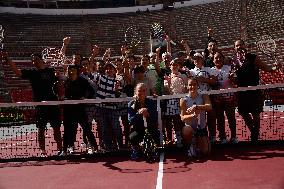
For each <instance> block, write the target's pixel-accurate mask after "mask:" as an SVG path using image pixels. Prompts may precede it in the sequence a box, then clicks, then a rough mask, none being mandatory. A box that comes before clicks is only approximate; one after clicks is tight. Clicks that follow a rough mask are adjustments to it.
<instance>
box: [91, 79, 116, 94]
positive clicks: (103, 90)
mask: <svg viewBox="0 0 284 189" xmlns="http://www.w3.org/2000/svg"><path fill="white" fill-rule="evenodd" d="M96 82H97V87H98V89H97V98H99V99H104V98H115V97H116V94H117V93H116V91H115V84H116V82H117V80H116V79H115V78H111V77H109V76H107V75H99V76H98V77H97V79H96Z"/></svg>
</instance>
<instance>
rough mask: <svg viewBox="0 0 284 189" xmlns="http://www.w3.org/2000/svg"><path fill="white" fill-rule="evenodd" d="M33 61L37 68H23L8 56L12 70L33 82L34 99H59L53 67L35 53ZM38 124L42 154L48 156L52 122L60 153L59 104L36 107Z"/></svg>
mask: <svg viewBox="0 0 284 189" xmlns="http://www.w3.org/2000/svg"><path fill="white" fill-rule="evenodd" d="M31 59H32V63H33V65H34V66H35V69H30V70H27V69H23V70H20V69H18V68H17V66H16V64H15V63H14V62H12V61H11V60H10V59H9V58H8V64H9V65H10V67H11V69H12V71H13V72H14V73H15V74H16V75H17V76H18V77H21V78H23V79H28V80H29V81H30V83H31V86H32V90H33V100H34V101H36V102H40V101H51V100H57V99H58V98H57V96H56V95H55V94H54V93H53V86H54V83H55V82H56V80H57V78H56V76H55V71H54V69H53V68H47V67H46V66H45V65H44V61H43V60H42V57H41V55H37V54H33V55H32V56H31ZM36 112H37V113H36V126H37V128H38V141H39V147H40V150H41V156H42V157H46V151H45V127H46V124H47V123H48V122H50V125H51V127H52V128H53V131H54V140H55V141H56V143H57V149H58V151H59V152H58V153H60V151H61V149H62V139H61V132H60V126H61V120H60V110H59V107H58V106H38V107H36Z"/></svg>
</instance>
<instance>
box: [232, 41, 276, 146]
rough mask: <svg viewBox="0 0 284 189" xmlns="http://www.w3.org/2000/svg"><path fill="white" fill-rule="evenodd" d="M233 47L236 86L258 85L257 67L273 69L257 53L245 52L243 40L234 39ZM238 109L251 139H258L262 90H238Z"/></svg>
mask: <svg viewBox="0 0 284 189" xmlns="http://www.w3.org/2000/svg"><path fill="white" fill-rule="evenodd" d="M234 47H235V52H236V54H235V56H234V58H233V61H232V66H233V68H234V70H235V74H236V84H237V86H238V87H248V86H256V85H258V84H259V80H260V75H259V69H261V70H264V71H272V70H274V68H275V67H274V65H272V64H266V63H264V62H262V61H261V60H260V59H259V57H258V56H257V55H255V54H252V53H249V52H247V49H246V46H245V42H244V41H243V40H241V39H238V40H236V41H235V44H234ZM238 111H239V113H240V115H241V116H242V117H243V119H244V121H245V124H246V125H247V127H248V128H249V130H250V132H251V141H252V142H256V141H258V138H259V130H260V113H261V112H262V111H263V98H262V92H261V91H260V90H255V91H244V92H239V93H238Z"/></svg>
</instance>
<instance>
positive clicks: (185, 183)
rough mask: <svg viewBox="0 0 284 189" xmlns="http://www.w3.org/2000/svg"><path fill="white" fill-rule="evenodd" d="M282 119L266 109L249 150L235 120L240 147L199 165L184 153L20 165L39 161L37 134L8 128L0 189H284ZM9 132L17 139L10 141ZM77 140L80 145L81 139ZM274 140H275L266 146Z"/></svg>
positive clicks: (217, 151)
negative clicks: (256, 139) (152, 159)
mask: <svg viewBox="0 0 284 189" xmlns="http://www.w3.org/2000/svg"><path fill="white" fill-rule="evenodd" d="M283 119H284V113H283V112H282V109H281V110H280V111H279V109H278V110H277V111H275V112H274V111H269V110H268V109H267V110H266V111H265V112H264V114H263V118H262V130H261V133H262V135H261V138H262V139H263V140H262V141H261V142H260V143H259V144H256V145H251V144H250V143H249V142H248V141H247V140H248V139H247V136H249V131H248V130H247V129H246V127H245V126H244V123H243V120H242V119H241V118H240V117H239V116H237V124H238V136H240V138H239V139H241V141H244V142H241V143H239V144H237V145H225V146H221V145H217V146H214V147H213V151H212V154H211V156H210V157H209V158H207V159H200V160H194V159H188V158H187V157H186V155H185V151H183V150H177V149H172V150H171V149H166V150H165V151H164V152H163V153H162V154H161V157H160V162H156V163H146V162H145V161H144V160H143V159H141V160H139V161H131V160H130V158H129V152H128V151H122V152H114V153H107V154H97V155H94V156H92V157H87V156H75V157H72V158H69V159H66V158H65V159H62V158H61V159H59V158H55V157H54V156H52V157H51V158H47V159H44V158H28V159H25V158H23V159H22V160H21V157H25V156H31V155H32V156H37V155H38V153H39V150H38V147H37V141H36V130H35V128H33V126H25V132H20V131H21V127H20V128H17V127H15V128H7V129H4V130H2V131H1V132H2V138H1V140H0V141H1V143H0V144H1V152H0V154H1V157H2V158H3V159H2V161H0V162H1V163H0V189H19V188H21V189H49V188H50V189H57V188H58V189H73V188H74V189H75V188H76V189H78V188H80V189H81V188H82V189H100V188H111V189H112V188H115V189H124V188H131V189H134V188H135V189H140V188H141V189H152V188H153V189H155V188H156V189H162V188H163V189H183V188H190V189H195V188H198V189H203V188H208V189H224V188H230V189H239V188H242V189H254V188H255V189H283V188H284V143H283V123H284V121H283ZM227 128H228V127H227ZM13 129H14V130H13ZM11 131H12V133H13V134H12V135H14V134H16V135H15V136H10V135H9V132H11ZM46 135H47V141H46V142H47V149H49V151H48V152H49V155H54V151H53V150H55V144H54V141H52V129H48V130H47V133H46ZM5 136H9V137H5ZM48 136H49V137H48ZM241 136H243V138H241ZM77 137H79V138H78V140H81V134H78V135H77ZM273 137H274V138H275V139H276V140H275V139H274V141H273V142H268V140H273ZM281 137H282V139H281ZM279 139H280V140H279ZM79 144H80V142H79V143H78V145H79ZM77 150H79V149H77ZM15 157H17V158H16V159H14V158H15ZM19 160H20V161H19Z"/></svg>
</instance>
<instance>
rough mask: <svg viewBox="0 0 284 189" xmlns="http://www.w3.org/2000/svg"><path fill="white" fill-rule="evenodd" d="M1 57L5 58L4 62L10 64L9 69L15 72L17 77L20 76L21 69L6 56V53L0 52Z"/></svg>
mask: <svg viewBox="0 0 284 189" xmlns="http://www.w3.org/2000/svg"><path fill="white" fill-rule="evenodd" d="M1 59H6V62H7V63H8V65H9V66H10V68H11V70H12V71H13V72H14V74H16V76H17V77H22V72H21V70H20V69H19V68H18V67H17V65H16V64H15V62H13V61H12V60H11V59H10V57H9V56H8V54H7V53H2V56H1Z"/></svg>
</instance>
